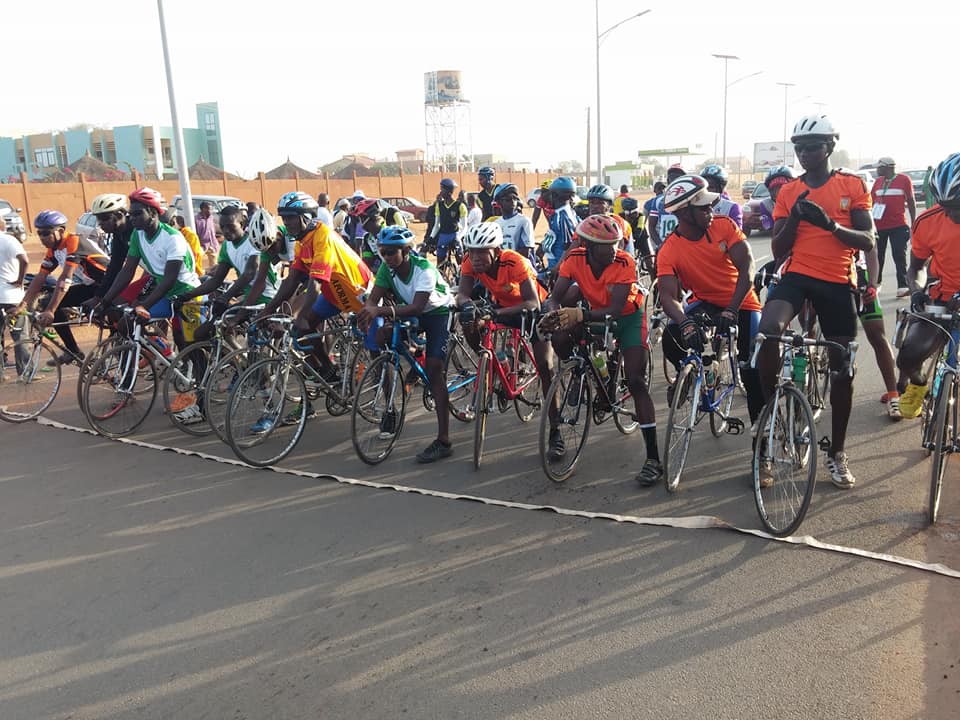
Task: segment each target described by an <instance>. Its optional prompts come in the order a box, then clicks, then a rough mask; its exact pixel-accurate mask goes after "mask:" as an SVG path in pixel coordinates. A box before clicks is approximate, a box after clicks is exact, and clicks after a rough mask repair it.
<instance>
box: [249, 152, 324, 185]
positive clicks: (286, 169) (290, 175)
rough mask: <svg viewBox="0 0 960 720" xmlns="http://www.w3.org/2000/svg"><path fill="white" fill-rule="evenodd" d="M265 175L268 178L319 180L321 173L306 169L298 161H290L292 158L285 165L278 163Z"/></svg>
mask: <svg viewBox="0 0 960 720" xmlns="http://www.w3.org/2000/svg"><path fill="white" fill-rule="evenodd" d="M263 176H264V177H265V178H266V179H267V180H293V179H294V178H296V177H299V178H300V179H301V180H319V179H320V177H321V176H320V175H317V174H316V173H314V172H310V171H309V170H305V169H304V168H302V167H300V166H299V165H297V164H296V163H293V162H290V158H289V157H288V158H287V161H286V162H285V163H284V164H283V165H278V166H277V167H275V168H274V169H273V170H270V171H269V172H265V173H264V174H263Z"/></svg>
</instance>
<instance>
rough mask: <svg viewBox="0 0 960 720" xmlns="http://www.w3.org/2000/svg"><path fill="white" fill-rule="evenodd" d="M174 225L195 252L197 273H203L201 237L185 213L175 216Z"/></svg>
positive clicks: (194, 258)
mask: <svg viewBox="0 0 960 720" xmlns="http://www.w3.org/2000/svg"><path fill="white" fill-rule="evenodd" d="M173 226H174V227H175V228H176V229H177V230H179V231H180V234H181V235H183V237H184V238H185V239H186V241H187V245H189V246H190V251H191V252H192V253H193V260H194V262H195V263H196V266H197V268H196V269H197V275H203V249H202V248H201V247H200V238H199V237H197V234H196V233H195V232H194V231H193V230H191V229H190V228H188V227H187V221H186V220H185V219H184V217H183V215H177V216H176V217H175V218H173ZM108 289H109V286H108Z"/></svg>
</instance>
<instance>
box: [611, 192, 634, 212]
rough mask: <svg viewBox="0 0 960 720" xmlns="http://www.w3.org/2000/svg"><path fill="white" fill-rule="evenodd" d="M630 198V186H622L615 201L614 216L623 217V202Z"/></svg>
mask: <svg viewBox="0 0 960 720" xmlns="http://www.w3.org/2000/svg"><path fill="white" fill-rule="evenodd" d="M628 197H630V186H629V185H621V186H620V194H619V195H617V196H616V197H615V198H614V199H613V214H614V215H622V214H623V201H624V200H625V199H626V198H628Z"/></svg>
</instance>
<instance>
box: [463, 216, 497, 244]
mask: <svg viewBox="0 0 960 720" xmlns="http://www.w3.org/2000/svg"><path fill="white" fill-rule="evenodd" d="M501 245H503V229H502V228H501V227H500V223H498V222H482V223H479V224H478V225H474V226H473V227H471V228H470V229H469V230H467V234H466V235H464V236H463V246H464V247H465V248H466V249H467V250H482V249H484V248H498V247H500V246H501Z"/></svg>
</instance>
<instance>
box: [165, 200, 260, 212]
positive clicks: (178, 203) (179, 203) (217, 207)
mask: <svg viewBox="0 0 960 720" xmlns="http://www.w3.org/2000/svg"><path fill="white" fill-rule="evenodd" d="M192 198H193V213H194V215H197V214H199V213H200V203H202V202H204V201H206V202H208V203H210V210H211V212H213V213H214V214H215V215H219V214H220V211H221V210H223V209H224V208H225V207H226V206H227V205H236V206H237V207H244V206H245V203H243V201H241V200H240V198H235V197H231V196H229V195H193V196H192ZM171 207H172V208H173V209H174V210H176V211H177V215H183V198H181V197H180V196H179V195H174V196H173V203H172V204H171Z"/></svg>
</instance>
